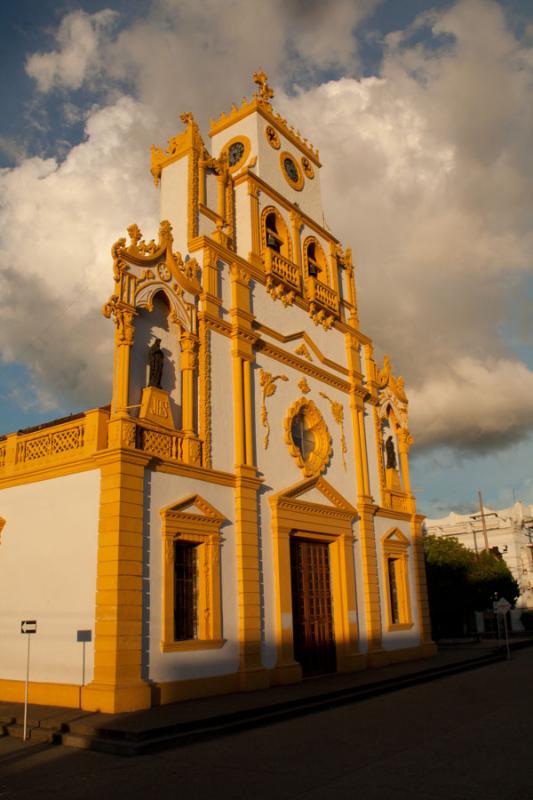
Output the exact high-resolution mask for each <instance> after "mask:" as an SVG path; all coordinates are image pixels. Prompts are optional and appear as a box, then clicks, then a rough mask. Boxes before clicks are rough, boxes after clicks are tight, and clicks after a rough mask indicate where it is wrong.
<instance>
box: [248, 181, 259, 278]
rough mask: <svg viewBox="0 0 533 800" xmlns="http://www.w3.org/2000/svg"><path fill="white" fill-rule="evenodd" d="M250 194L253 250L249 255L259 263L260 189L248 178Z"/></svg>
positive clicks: (252, 260)
mask: <svg viewBox="0 0 533 800" xmlns="http://www.w3.org/2000/svg"><path fill="white" fill-rule="evenodd" d="M248 195H249V197H250V223H251V224H250V228H251V232H252V250H251V252H250V254H249V256H248V258H249V260H250V261H251V262H252V263H254V264H258V263H261V232H260V225H259V189H258V188H257V186H256V184H255V183H254V182H253V179H252V178H248Z"/></svg>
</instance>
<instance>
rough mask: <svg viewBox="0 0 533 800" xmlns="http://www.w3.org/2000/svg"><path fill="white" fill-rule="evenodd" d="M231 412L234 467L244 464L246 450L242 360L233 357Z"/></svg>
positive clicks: (235, 356)
mask: <svg viewBox="0 0 533 800" xmlns="http://www.w3.org/2000/svg"><path fill="white" fill-rule="evenodd" d="M233 411H234V419H235V428H234V437H235V466H236V467H239V466H242V465H243V464H245V463H246V450H245V440H244V389H243V370H242V358H239V356H238V355H236V354H234V356H233Z"/></svg>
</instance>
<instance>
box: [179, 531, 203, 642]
mask: <svg viewBox="0 0 533 800" xmlns="http://www.w3.org/2000/svg"><path fill="white" fill-rule="evenodd" d="M197 560H198V559H197V550H196V545H195V544H193V543H192V542H175V543H174V639H175V641H177V642H180V641H184V640H186V639H196V637H197V630H198V624H197V623H198V609H197V595H198V585H197V584H198V580H197V575H198V567H197Z"/></svg>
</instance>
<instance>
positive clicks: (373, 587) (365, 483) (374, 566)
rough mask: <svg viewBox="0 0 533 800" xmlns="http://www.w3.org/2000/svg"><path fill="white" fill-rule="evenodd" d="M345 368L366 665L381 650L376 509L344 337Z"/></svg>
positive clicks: (351, 341) (356, 377)
mask: <svg viewBox="0 0 533 800" xmlns="http://www.w3.org/2000/svg"><path fill="white" fill-rule="evenodd" d="M347 355H348V368H349V370H350V383H351V387H350V405H351V409H352V426H353V435H354V448H355V460H356V476H357V493H358V499H357V511H358V513H359V541H360V545H361V557H362V562H363V579H364V597H365V620H366V634H367V640H368V660H369V663H371V664H372V663H375V664H378V663H379V660H378V656H377V654H378V652H379V651H381V649H382V639H381V601H380V595H379V576H378V561H377V550H376V534H375V529H374V515H375V513H376V510H377V508H378V507H377V506H376V505H375V503H374V500H373V498H372V497H371V495H370V478H369V474H368V458H367V450H366V435H365V427H364V399H363V398H364V396H365V394H366V391H367V390H366V388H365V387H363V386H362V384H361V378H360V374H361V365H360V359H359V350H358V347H357V340H356V338H355V336H354V335H353V334H351V333H348V334H347Z"/></svg>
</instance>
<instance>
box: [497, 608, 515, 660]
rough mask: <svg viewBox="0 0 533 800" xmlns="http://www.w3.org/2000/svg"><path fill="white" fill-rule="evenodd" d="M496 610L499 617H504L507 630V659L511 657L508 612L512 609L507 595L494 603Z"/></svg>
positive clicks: (505, 629)
mask: <svg viewBox="0 0 533 800" xmlns="http://www.w3.org/2000/svg"><path fill="white" fill-rule="evenodd" d="M493 608H494V611H495V612H496V614H497V615H498V617H503V630H504V632H505V648H506V650H507V659H508V660H510V659H511V649H510V647H509V630H508V628H507V612H508V611H510V610H511V604H510V602H509V601H508V600H506V599H505V597H500V599H499V600H497V601H496V602H495V603H494V606H493Z"/></svg>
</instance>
